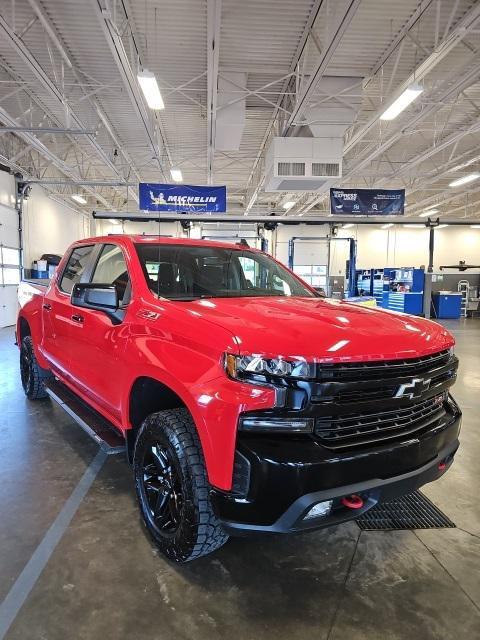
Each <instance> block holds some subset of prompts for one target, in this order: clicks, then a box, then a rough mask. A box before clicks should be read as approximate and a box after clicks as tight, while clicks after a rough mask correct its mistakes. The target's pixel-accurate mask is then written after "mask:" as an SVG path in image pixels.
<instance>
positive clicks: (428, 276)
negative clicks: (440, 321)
mask: <svg viewBox="0 0 480 640" xmlns="http://www.w3.org/2000/svg"><path fill="white" fill-rule="evenodd" d="M437 224H438V223H437ZM429 231H430V236H429V241H428V267H427V271H426V272H425V282H424V285H423V315H424V316H425V318H430V306H431V300H432V273H433V252H434V250H435V226H430V227H429Z"/></svg>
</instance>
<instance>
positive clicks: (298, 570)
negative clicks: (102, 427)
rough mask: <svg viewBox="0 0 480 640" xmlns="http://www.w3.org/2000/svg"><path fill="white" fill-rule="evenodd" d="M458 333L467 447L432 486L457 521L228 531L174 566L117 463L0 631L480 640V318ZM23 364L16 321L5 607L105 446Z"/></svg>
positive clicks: (3, 497)
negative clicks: (448, 525)
mask: <svg viewBox="0 0 480 640" xmlns="http://www.w3.org/2000/svg"><path fill="white" fill-rule="evenodd" d="M449 327H450V328H451V329H453V331H454V333H455V335H456V337H457V341H458V346H457V353H458V355H459V357H460V363H461V364H460V375H459V381H458V383H457V385H456V389H455V396H456V398H457V400H458V402H459V404H460V405H461V407H462V409H463V411H464V423H463V432H462V445H461V448H460V451H459V453H458V455H457V459H456V462H455V464H454V465H453V467H452V469H451V470H450V471H449V473H448V474H446V476H445V477H444V478H442V479H441V480H439V481H438V482H437V483H435V484H433V485H430V486H428V487H427V488H426V491H425V492H426V494H427V495H428V496H429V497H430V498H431V499H432V500H433V501H434V502H435V503H436V504H437V505H438V506H439V507H440V508H441V509H442V510H443V511H445V513H446V514H447V515H448V516H449V517H450V518H452V519H453V520H454V521H455V522H456V524H457V527H458V528H457V529H444V530H436V531H435V530H434V531H415V532H410V531H408V532H363V533H360V530H359V529H358V527H357V525H356V524H354V523H349V524H347V525H342V526H339V527H336V528H332V529H326V530H322V531H318V532H315V533H308V534H304V535H301V536H293V537H274V538H273V537H272V538H266V539H265V538H256V539H232V540H231V541H230V542H229V543H228V544H227V545H226V546H225V547H224V548H223V549H221V550H220V551H219V552H217V553H216V554H214V555H212V556H209V557H206V558H203V559H201V560H199V561H196V562H194V563H192V564H190V565H185V566H181V567H178V566H173V565H172V564H169V563H168V562H166V561H165V560H164V559H163V558H162V557H159V556H158V555H157V552H156V551H155V549H154V548H153V546H152V545H151V543H150V542H149V540H148V539H147V537H146V536H145V535H144V533H143V530H142V527H141V525H140V522H139V516H138V512H137V507H136V504H135V498H134V491H133V483H132V477H131V471H130V469H129V467H128V466H127V464H126V463H125V462H124V460H123V457H121V456H117V457H110V458H108V459H107V460H106V462H105V463H104V465H103V466H102V468H101V470H100V472H99V474H98V476H97V477H96V478H95V480H94V482H93V484H92V486H91V488H90V490H89V492H88V493H87V495H86V497H85V498H84V499H83V501H82V502H81V504H80V506H79V509H78V511H77V512H76V514H75V515H74V517H73V520H72V521H71V523H70V525H69V526H68V528H67V529H66V531H65V534H64V535H63V537H62V538H61V540H60V542H59V544H58V546H57V547H56V548H55V550H54V551H53V554H52V556H51V557H50V559H49V560H48V562H47V564H46V566H45V569H44V570H43V572H41V574H40V576H39V578H38V580H37V581H36V582H35V584H34V586H33V588H32V590H31V591H30V593H29V594H28V596H27V598H26V601H25V603H24V605H23V606H22V607H21V608H20V609H19V611H18V614H17V615H16V617H15V619H14V621H13V623H12V625H11V626H10V629H9V630H8V632H7V633H6V635H5V636H4V637H5V638H7V640H65V639H67V638H68V639H75V640H82V639H88V640H105V639H106V638H115V639H123V638H128V639H129V640H154V639H158V640H160V639H169V640H170V639H177V638H178V639H187V638H188V639H195V640H197V639H199V640H201V639H203V638H208V640H215V639H217V638H219V639H222V640H223V639H224V638H225V637H226V636H227V635H229V636H230V637H232V638H235V640H263V639H267V638H268V639H272V638H275V640H280V639H282V638H288V639H289V640H294V639H296V638H302V639H303V638H306V637H313V638H315V639H323V638H325V639H327V638H328V639H331V640H345V639H347V638H348V639H349V640H354V639H368V640H375V639H379V640H380V639H381V640H386V639H403V638H406V639H408V640H413V639H415V640H416V639H417V638H418V639H422V640H427V639H431V638H432V639H433V638H441V639H442V640H445V639H449V638H455V640H462V639H465V640H467V639H468V640H472V639H473V638H480V500H479V497H478V494H477V491H479V490H480V478H479V463H478V460H479V458H480V434H479V420H478V418H479V415H480V320H467V321H462V322H451V323H449ZM17 359H18V352H17V349H16V347H14V346H13V331H12V330H11V329H3V330H0V613H1V607H2V605H1V602H2V600H3V599H4V598H5V597H6V596H7V594H8V593H9V591H10V589H11V588H12V585H13V584H14V583H15V581H16V580H17V577H18V576H19V574H20V573H21V572H22V570H23V569H24V567H25V565H26V564H27V562H28V561H29V559H30V558H31V556H32V554H34V552H35V550H36V548H37V546H38V545H39V543H40V542H41V541H42V538H43V537H44V535H45V533H46V531H47V530H48V529H49V527H50V525H51V524H52V522H53V521H54V520H55V519H56V518H57V516H58V514H59V512H60V510H61V509H62V507H63V505H64V504H65V501H66V500H67V499H68V497H69V496H70V494H71V493H72V491H73V490H74V488H75V486H76V485H77V483H78V481H79V479H80V478H81V476H82V475H83V473H84V472H85V469H86V468H87V467H88V466H89V464H90V463H91V461H92V459H93V458H94V457H95V454H96V452H97V449H96V447H95V445H94V444H93V442H92V441H91V440H89V438H88V437H87V436H86V435H85V434H84V433H83V431H82V430H81V429H80V428H79V427H77V426H76V425H75V423H73V422H72V420H71V419H70V418H69V417H68V416H67V415H66V414H65V413H64V412H63V411H62V410H61V409H60V408H58V407H57V406H55V405H54V404H52V403H51V402H50V400H45V401H41V402H33V403H30V402H28V401H27V400H26V399H25V398H24V395H23V392H22V389H21V386H20V380H19V375H18V365H17ZM37 555H38V553H37ZM14 604H15V603H14ZM17 606H18V602H17ZM0 626H1V620H0ZM0 640H2V638H1V633H0Z"/></svg>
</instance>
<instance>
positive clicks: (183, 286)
mask: <svg viewBox="0 0 480 640" xmlns="http://www.w3.org/2000/svg"><path fill="white" fill-rule="evenodd" d="M136 249H137V252H138V256H139V258H140V262H141V263H142V266H143V270H144V273H145V278H146V280H147V284H148V286H149V288H150V289H151V290H152V291H153V292H154V293H156V294H157V295H158V296H161V297H163V298H170V299H173V300H182V299H183V300H192V299H195V298H227V297H228V298H230V297H254V296H304V297H305V296H306V297H313V296H314V295H315V294H313V293H312V292H311V291H310V290H309V289H307V288H306V287H305V286H304V285H303V284H302V283H301V281H299V280H297V278H295V277H294V276H293V275H292V274H291V273H290V272H289V271H287V269H285V268H284V267H282V266H281V265H279V264H278V263H277V262H275V261H274V260H273V259H272V258H269V257H268V256H267V255H265V254H263V253H257V252H254V251H243V250H241V249H238V250H236V249H222V248H218V247H204V246H197V247H196V246H191V245H190V246H189V245H168V244H165V245H161V244H159V245H152V244H138V245H137V246H136Z"/></svg>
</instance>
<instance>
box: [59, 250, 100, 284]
mask: <svg viewBox="0 0 480 640" xmlns="http://www.w3.org/2000/svg"><path fill="white" fill-rule="evenodd" d="M93 248H94V245H93V244H91V245H88V246H86V247H76V248H75V249H74V250H73V251H72V253H71V254H70V258H69V259H68V262H67V266H66V267H65V270H64V272H63V275H62V279H61V280H60V289H61V290H62V291H65V292H66V293H72V289H73V285H75V284H77V282H79V281H80V278H81V277H82V275H83V274H84V272H85V269H86V267H87V265H88V261H89V259H90V254H91V253H92V251H93Z"/></svg>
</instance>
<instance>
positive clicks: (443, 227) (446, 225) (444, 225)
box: [434, 224, 448, 229]
mask: <svg viewBox="0 0 480 640" xmlns="http://www.w3.org/2000/svg"><path fill="white" fill-rule="evenodd" d="M445 227H448V224H439V225H438V226H437V227H434V229H445Z"/></svg>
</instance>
